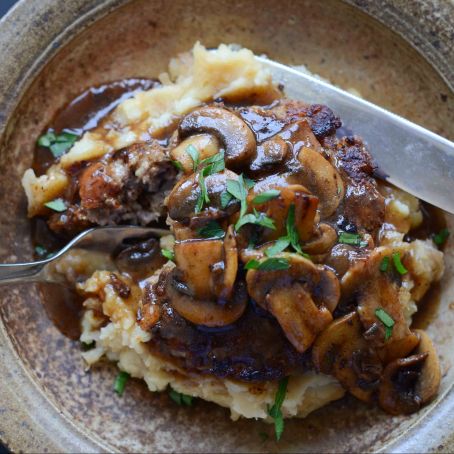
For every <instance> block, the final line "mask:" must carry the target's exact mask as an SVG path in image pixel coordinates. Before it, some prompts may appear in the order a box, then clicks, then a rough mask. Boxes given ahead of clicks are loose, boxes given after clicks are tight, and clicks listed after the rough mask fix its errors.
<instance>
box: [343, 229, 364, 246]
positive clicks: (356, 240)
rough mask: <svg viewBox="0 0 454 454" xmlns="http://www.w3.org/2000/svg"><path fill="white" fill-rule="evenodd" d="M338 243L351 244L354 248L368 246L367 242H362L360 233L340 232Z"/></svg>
mask: <svg viewBox="0 0 454 454" xmlns="http://www.w3.org/2000/svg"><path fill="white" fill-rule="evenodd" d="M338 241H339V243H343V244H350V245H352V246H362V247H364V246H363V245H364V244H365V245H366V246H367V243H366V242H362V241H361V236H360V235H359V234H358V233H348V232H340V233H339V239H338Z"/></svg>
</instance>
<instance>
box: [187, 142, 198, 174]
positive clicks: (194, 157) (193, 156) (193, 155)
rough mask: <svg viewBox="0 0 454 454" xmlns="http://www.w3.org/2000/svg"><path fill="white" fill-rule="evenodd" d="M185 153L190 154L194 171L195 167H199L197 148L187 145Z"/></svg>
mask: <svg viewBox="0 0 454 454" xmlns="http://www.w3.org/2000/svg"><path fill="white" fill-rule="evenodd" d="M186 153H187V154H188V155H189V156H191V159H192V170H194V172H195V171H196V170H197V167H199V162H200V154H199V150H197V148H196V147H194V145H188V146H187V147H186Z"/></svg>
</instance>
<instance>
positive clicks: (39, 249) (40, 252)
mask: <svg viewBox="0 0 454 454" xmlns="http://www.w3.org/2000/svg"><path fill="white" fill-rule="evenodd" d="M35 253H36V255H37V256H38V257H46V256H47V254H48V252H47V249H46V248H45V247H44V246H40V245H39V244H38V245H37V246H35Z"/></svg>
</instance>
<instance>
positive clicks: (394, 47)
mask: <svg viewBox="0 0 454 454" xmlns="http://www.w3.org/2000/svg"><path fill="white" fill-rule="evenodd" d="M54 3H55V2H54ZM81 3H90V2H81ZM91 3H92V4H93V3H95V2H91ZM110 3H112V4H114V3H119V2H110ZM120 3H121V2H120ZM296 3H298V5H297V6H295V4H296ZM88 22H89V21H88V20H87V21H86V22H85V23H88ZM197 40H200V41H201V42H202V43H203V44H204V45H205V46H208V47H212V46H216V45H218V44H219V43H221V42H226V43H237V44H240V45H242V46H245V47H248V48H250V49H252V50H253V51H254V52H255V53H258V54H261V53H265V54H267V55H268V56H269V57H271V58H273V59H276V60H279V61H281V62H283V63H288V64H297V65H300V64H304V65H306V66H307V67H308V68H309V69H310V70H311V71H313V72H315V73H318V74H320V75H321V76H323V77H326V78H328V79H330V80H331V81H332V82H333V83H335V84H338V85H339V86H341V87H343V88H347V89H351V88H353V89H355V90H357V91H359V92H360V93H361V94H362V96H364V97H365V98H367V99H369V100H371V101H372V102H375V103H377V104H380V105H382V106H384V107H386V108H388V109H390V110H392V111H394V112H396V113H399V114H401V115H403V116H405V117H407V118H409V119H410V120H413V121H415V122H417V123H419V124H421V125H424V126H426V127H427V128H429V129H431V130H433V131H435V132H437V133H440V134H442V135H444V136H445V137H448V138H450V139H453V138H454V129H453V128H452V124H454V96H453V93H452V91H451V89H450V88H449V87H448V86H447V85H446V83H445V82H444V81H443V79H442V78H441V77H440V76H439V75H438V73H437V71H436V70H435V69H434V68H433V67H432V66H431V65H430V64H429V63H428V62H427V61H426V60H425V59H424V58H423V57H422V56H421V55H420V54H419V53H418V52H417V51H416V50H414V49H413V48H412V47H411V46H410V45H409V44H408V43H407V42H406V41H405V40H404V39H403V38H401V37H399V36H398V35H396V34H394V33H393V32H392V31H390V30H389V29H387V28H386V27H385V26H383V25H381V24H380V23H379V22H377V21H376V20H374V19H372V18H371V17H369V16H367V15H366V14H364V13H363V12H361V11H360V10H359V9H356V8H354V7H352V6H349V5H346V4H344V3H343V2H340V1H336V0H324V1H323V2H318V1H316V0H313V1H300V2H291V1H284V2H276V1H271V0H261V1H248V2H240V1H233V2H232V1H227V0H222V1H216V2H213V1H211V0H198V1H194V2H190V1H187V0H172V1H166V0H161V1H159V0H153V1H151V0H137V1H132V2H127V4H125V5H123V6H121V7H119V8H116V9H114V10H113V11H112V12H111V13H110V14H107V15H105V16H104V17H102V18H100V19H99V20H96V21H95V22H93V23H91V24H90V25H89V26H86V27H82V26H81V28H80V30H79V31H78V33H77V34H76V36H75V37H74V38H73V39H71V40H70V41H69V42H68V43H63V44H64V45H63V46H61V42H59V43H58V44H56V45H58V46H60V48H59V50H58V52H54V54H55V55H54V57H53V58H52V60H51V61H49V62H48V63H47V64H46V65H45V67H44V68H43V69H41V70H40V71H39V72H37V74H36V75H34V77H33V81H32V83H31V84H29V86H28V89H27V90H26V91H24V93H23V96H22V97H21V99H20V102H18V104H17V106H16V107H15V109H14V112H12V114H11V115H10V116H9V117H8V118H7V119H5V121H7V128H6V129H5V132H4V134H3V137H2V142H1V149H0V172H1V173H0V174H1V175H2V178H1V179H0V199H1V206H2V210H1V212H0V233H1V237H2V241H1V248H0V253H1V259H2V261H25V260H27V259H30V258H31V256H32V245H31V239H30V224H29V221H28V220H27V218H26V202H25V196H24V194H23V191H22V189H21V186H20V178H21V175H22V174H23V172H24V170H25V169H26V168H28V167H29V166H30V163H31V160H32V154H33V148H34V142H35V139H36V137H37V136H38V135H39V134H40V132H41V131H42V130H43V128H44V127H45V126H46V124H48V123H49V121H50V120H51V118H52V116H53V115H54V114H55V112H56V110H58V109H59V108H61V107H62V106H63V105H64V104H65V103H66V102H67V101H69V100H71V99H73V98H74V97H75V96H76V95H78V94H79V93H80V92H81V91H82V90H84V89H85V88H87V87H89V86H93V85H97V84H101V83H103V82H109V81H113V80H116V79H122V78H126V77H156V76H157V75H159V73H161V72H162V71H164V70H165V69H166V66H167V63H168V60H169V58H171V57H172V56H174V55H176V54H177V53H179V52H182V51H187V50H188V49H190V48H191V47H192V45H193V44H194V42H195V41H197ZM37 57H38V56H37ZM377 133H379V132H377ZM390 152H391V151H390ZM392 152H398V150H393V151H392ZM448 222H449V223H450V224H451V223H452V219H451V218H449V219H448ZM453 265H454V252H453V251H452V248H451V247H450V245H449V244H448V247H447V249H446V273H445V278H444V281H443V282H442V285H441V292H440V295H439V297H437V296H436V295H435V294H434V298H436V299H437V301H436V302H435V303H436V304H435V303H434V304H431V313H430V314H428V315H427V314H426V315H427V317H426V321H427V319H428V318H430V319H431V320H430V324H429V326H428V332H429V334H430V335H431V337H432V338H433V340H434V341H435V343H436V345H437V347H438V350H439V353H440V356H441V361H442V368H443V375H444V376H443V380H442V385H441V390H440V394H439V397H438V399H437V400H436V401H435V402H433V403H432V404H431V405H430V406H429V407H427V408H424V409H423V410H422V411H421V412H419V413H417V414H414V415H412V416H410V417H390V416H389V415H386V414H384V413H382V412H380V411H378V410H376V409H375V408H369V407H366V406H365V405H363V404H361V403H358V402H356V401H354V399H351V398H345V399H343V400H341V401H339V402H336V403H333V404H331V405H329V406H327V407H325V408H323V409H321V410H319V411H317V412H315V413H313V414H312V415H310V416H309V417H308V418H306V419H304V420H292V421H288V422H286V430H285V436H284V437H283V439H282V441H281V442H280V443H279V444H276V443H275V442H274V441H273V431H272V427H271V426H268V425H266V424H264V423H260V422H256V421H251V420H242V421H238V422H235V423H233V422H231V421H230V418H229V414H228V411H227V410H225V409H222V408H220V407H216V406H215V405H212V404H209V403H206V402H201V401H198V402H197V403H196V404H195V405H194V406H193V407H192V408H190V409H187V408H181V407H178V406H176V405H175V404H173V403H172V402H171V401H170V399H169V398H168V396H167V395H166V394H165V393H160V394H153V393H150V392H148V391H147V389H146V387H145V385H144V384H143V383H141V382H139V381H135V380H132V381H131V382H130V383H129V384H128V386H127V389H126V392H125V393H124V395H123V396H122V397H119V396H117V395H116V394H115V393H114V392H113V387H112V384H113V380H114V377H115V369H114V367H112V366H110V365H108V364H104V365H102V366H99V367H96V368H94V369H92V370H90V371H86V370H85V366H84V363H83V361H82V359H81V357H80V345H79V343H78V342H77V341H72V340H70V339H68V338H66V337H64V336H63V335H62V334H61V333H60V332H59V331H58V329H57V328H56V327H55V326H54V324H53V323H52V322H51V321H50V320H49V318H48V317H47V315H46V312H45V310H44V308H43V305H42V304H41V301H40V297H39V294H38V292H37V289H36V288H35V287H34V286H22V287H20V286H17V287H14V288H13V287H11V288H4V287H3V288H1V289H0V298H1V302H0V305H1V306H0V307H1V316H2V321H3V328H2V330H3V331H2V332H3V334H4V335H5V339H7V340H5V341H4V344H3V345H2V349H4V351H5V352H6V350H8V351H9V353H8V354H6V353H4V355H3V361H6V359H5V358H8V360H9V361H13V362H14V363H11V364H10V370H9V371H8V374H9V375H8V379H7V380H6V388H7V389H9V391H7V392H9V394H8V398H9V402H10V404H9V407H8V409H7V410H6V412H7V415H8V416H9V417H10V418H13V422H12V423H9V424H10V425H9V426H8V427H9V429H8V427H7V429H8V430H6V431H5V435H4V437H5V441H6V442H7V443H8V444H9V445H10V446H11V448H12V449H14V450H19V449H21V450H34V451H39V450H42V449H48V450H53V449H54V450H55V449H64V450H66V451H77V450H92V451H93V450H128V451H136V452H145V451H149V452H151V451H161V452H162V451H188V452H202V451H205V452H214V451H225V452H234V451H243V452H244V451H255V452H256V451H284V452H292V451H294V452H306V451H307V452H314V451H316V452H321V451H350V452H351V451H370V450H379V449H382V448H386V447H387V446H390V445H393V446H394V448H393V449H404V448H405V446H406V448H405V449H410V448H408V446H409V445H405V443H408V437H409V436H410V434H411V433H412V432H411V431H412V430H415V429H414V428H417V427H420V428H421V429H420V430H421V432H420V434H423V433H424V430H423V428H424V427H426V426H428V425H432V426H433V425H434V424H436V421H435V419H436V415H437V412H438V414H441V413H442V411H446V408H444V407H443V402H444V404H445V405H446V402H447V401H448V400H449V398H450V399H451V400H452V399H453V397H449V395H448V393H449V390H450V388H451V387H452V385H453V383H454V370H452V368H451V367H450V366H451V363H452V361H453V359H454V353H453V352H454V336H452V335H451V333H452V328H451V327H452V326H453V323H454V311H453V310H451V309H450V303H451V301H452V300H453V297H452V295H453V293H454V282H453V272H452V269H453ZM429 316H430V317H429ZM14 395H16V396H17V399H16V401H15V402H14V398H13V396H14ZM451 395H452V393H451ZM3 403H4V402H3ZM451 408H452V407H451ZM0 410H1V407H0ZM448 413H449V412H448ZM14 418H16V420H14ZM450 418H451V423H453V422H454V417H453V416H452V414H451V417H450ZM14 424H15V425H16V426H17V427H19V425H20V424H23V425H22V426H21V427H22V429H21V431H22V432H24V433H23V434H19V433H17V434H15V435H13V429H14ZM440 427H441V426H440ZM261 432H265V433H267V434H268V436H269V439H268V440H263V439H262V437H261V436H260V433H261ZM406 433H407V435H405V434H406ZM1 435H2V434H1V432H0V436H1ZM406 437H407V441H406ZM423 442H424V441H423ZM399 443H401V444H399ZM424 443H425V442H424ZM427 443H428V442H427ZM399 447H400V448H399ZM427 447H429V444H427Z"/></svg>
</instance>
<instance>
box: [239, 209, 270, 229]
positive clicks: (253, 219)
mask: <svg viewBox="0 0 454 454" xmlns="http://www.w3.org/2000/svg"><path fill="white" fill-rule="evenodd" d="M245 224H254V225H259V226H261V227H266V228H268V229H271V230H276V226H275V225H274V221H273V220H272V219H271V218H269V217H268V216H266V215H265V213H258V212H257V211H256V210H254V213H249V214H246V215H244V216H242V217H240V219H238V221H237V223H236V224H235V230H236V231H238V230H240V228H241V227H243V225H245Z"/></svg>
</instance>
